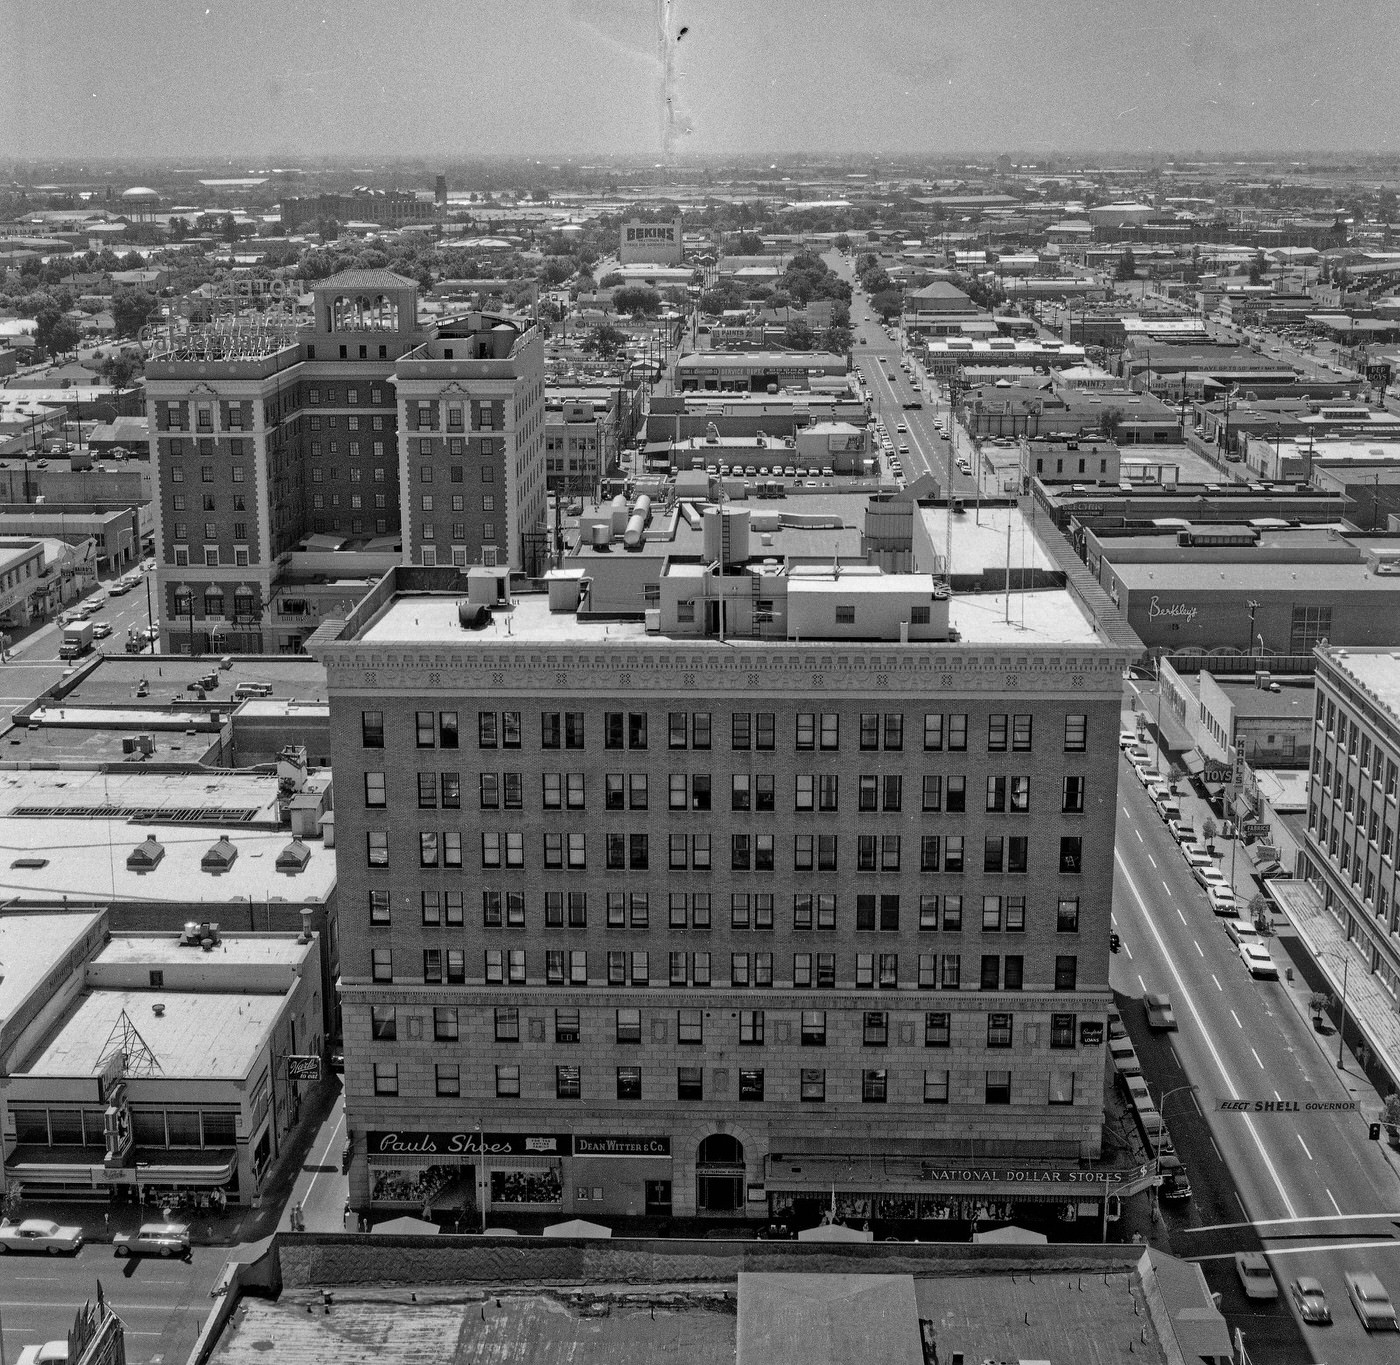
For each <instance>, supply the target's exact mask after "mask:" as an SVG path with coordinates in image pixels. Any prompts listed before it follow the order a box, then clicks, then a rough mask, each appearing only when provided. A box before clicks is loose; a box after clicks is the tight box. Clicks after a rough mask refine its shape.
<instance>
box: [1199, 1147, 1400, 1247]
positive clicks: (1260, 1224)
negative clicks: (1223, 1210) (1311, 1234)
mask: <svg viewBox="0 0 1400 1365" xmlns="http://www.w3.org/2000/svg"><path fill="white" fill-rule="evenodd" d="M1217 1150H1218V1149H1217ZM1332 1202H1333V1203H1334V1204H1335V1203H1336V1202H1337V1201H1336V1200H1335V1199H1334V1200H1333V1201H1332ZM1394 1217H1395V1214H1394V1213H1342V1212H1341V1211H1340V1210H1338V1212H1336V1213H1312V1214H1308V1215H1307V1216H1306V1217H1303V1218H1255V1219H1252V1220H1251V1221H1250V1222H1248V1223H1202V1224H1201V1225H1200V1227H1194V1228H1176V1229H1174V1230H1173V1235H1175V1233H1176V1232H1230V1231H1233V1230H1234V1229H1236V1228H1270V1227H1280V1226H1283V1225H1285V1224H1286V1225H1288V1226H1290V1227H1291V1226H1292V1225H1293V1224H1294V1223H1355V1222H1365V1221H1369V1220H1371V1219H1374V1218H1381V1219H1384V1220H1385V1221H1386V1222H1389V1221H1391V1220H1392V1219H1393V1218H1394ZM1391 1245H1392V1246H1400V1242H1392V1243H1391Z"/></svg>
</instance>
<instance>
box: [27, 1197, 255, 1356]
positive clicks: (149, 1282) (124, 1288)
mask: <svg viewBox="0 0 1400 1365" xmlns="http://www.w3.org/2000/svg"><path fill="white" fill-rule="evenodd" d="M94 1216H96V1217H98V1218H99V1219H100V1217H101V1215H100V1214H95V1206H94V1205H91V1204H74V1205H73V1212H72V1219H73V1221H74V1222H76V1223H80V1224H81V1223H82V1222H83V1221H84V1219H88V1220H91V1219H92V1218H93V1217H94ZM233 1254H234V1253H233V1251H232V1250H231V1249H230V1248H228V1247H200V1246H197V1247H195V1249H194V1255H193V1257H192V1258H191V1259H190V1260H189V1261H188V1262H185V1261H177V1260H171V1261H162V1260H160V1259H158V1258H157V1259H150V1258H146V1257H135V1258H132V1259H128V1260H119V1259H117V1258H116V1257H115V1256H114V1255H113V1253H112V1248H111V1247H110V1246H108V1245H107V1244H105V1243H97V1244H93V1245H88V1246H85V1247H84V1248H83V1249H82V1250H81V1251H80V1252H79V1253H78V1254H77V1255H76V1256H6V1257H5V1258H4V1269H3V1271H0V1320H2V1321H3V1326H4V1333H3V1341H4V1358H5V1359H6V1360H7V1361H11V1362H13V1361H14V1360H15V1359H16V1357H17V1356H18V1355H19V1352H20V1350H21V1349H22V1348H23V1347H24V1346H27V1345H29V1344H30V1343H32V1342H40V1341H53V1340H56V1339H61V1338H63V1337H66V1336H67V1335H68V1329H69V1328H70V1327H72V1325H73V1315H74V1313H75V1312H76V1311H77V1310H78V1309H79V1308H80V1307H81V1306H82V1305H83V1304H84V1303H85V1302H87V1301H88V1300H90V1299H94V1298H96V1296H97V1282H98V1280H101V1281H102V1291H103V1293H104V1294H105V1295H106V1296H107V1302H108V1303H110V1304H111V1305H112V1307H113V1308H114V1309H115V1310H116V1311H117V1313H118V1314H119V1315H120V1317H121V1320H122V1322H123V1323H125V1324H126V1358H127V1360H128V1361H130V1362H131V1365H147V1362H155V1363H156V1365H180V1363H181V1362H183V1361H184V1360H185V1358H186V1357H187V1356H188V1355H189V1352H190V1349H191V1347H192V1346H193V1345H194V1341H195V1337H196V1336H197V1335H198V1334H199V1328H200V1325H201V1324H202V1323H203V1321H204V1319H205V1317H206V1316H207V1315H208V1313H209V1309H210V1307H211V1306H212V1305H211V1303H210V1298H209V1291H210V1290H211V1289H212V1288H213V1286H214V1283H215V1281H216V1280H217V1279H218V1278H219V1274H220V1272H221V1271H222V1270H223V1267H224V1264H225V1262H227V1261H228V1260H229V1259H230V1257H231V1256H232V1255H233Z"/></svg>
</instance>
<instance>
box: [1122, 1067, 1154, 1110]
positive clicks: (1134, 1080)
mask: <svg viewBox="0 0 1400 1365" xmlns="http://www.w3.org/2000/svg"><path fill="white" fill-rule="evenodd" d="M1118 1080H1119V1082H1120V1083H1121V1084H1122V1086H1123V1089H1124V1090H1126V1091H1127V1092H1128V1100H1129V1102H1130V1103H1132V1104H1138V1103H1140V1102H1146V1103H1147V1104H1152V1092H1151V1091H1150V1090H1148V1088H1147V1082H1146V1081H1145V1080H1143V1078H1142V1077H1141V1076H1124V1075H1123V1074H1122V1073H1119V1076H1118ZM1153 1107H1154V1108H1155V1106H1153Z"/></svg>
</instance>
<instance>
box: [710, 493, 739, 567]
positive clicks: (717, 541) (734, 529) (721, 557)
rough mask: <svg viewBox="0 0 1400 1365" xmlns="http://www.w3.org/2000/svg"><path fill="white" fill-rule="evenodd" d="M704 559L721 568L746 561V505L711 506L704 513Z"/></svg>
mask: <svg viewBox="0 0 1400 1365" xmlns="http://www.w3.org/2000/svg"><path fill="white" fill-rule="evenodd" d="M705 559H706V561H707V562H709V563H711V564H714V563H718V564H719V565H720V566H721V567H723V568H729V567H731V566H733V565H736V564H747V563H748V561H749V511H748V508H747V507H725V508H719V507H712V508H711V509H710V510H709V511H708V512H706V513H705Z"/></svg>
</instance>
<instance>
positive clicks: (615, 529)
mask: <svg viewBox="0 0 1400 1365" xmlns="http://www.w3.org/2000/svg"><path fill="white" fill-rule="evenodd" d="M608 510H609V511H610V512H611V514H612V533H613V535H615V536H620V535H621V534H622V533H623V532H624V531H625V530H626V529H627V499H626V498H625V497H623V496H622V494H621V493H619V494H618V495H617V496H616V497H615V498H613V500H612V502H611V503H609V504H608Z"/></svg>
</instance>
